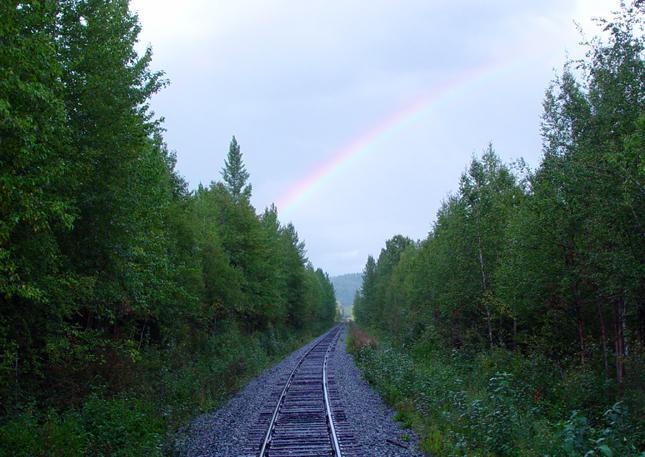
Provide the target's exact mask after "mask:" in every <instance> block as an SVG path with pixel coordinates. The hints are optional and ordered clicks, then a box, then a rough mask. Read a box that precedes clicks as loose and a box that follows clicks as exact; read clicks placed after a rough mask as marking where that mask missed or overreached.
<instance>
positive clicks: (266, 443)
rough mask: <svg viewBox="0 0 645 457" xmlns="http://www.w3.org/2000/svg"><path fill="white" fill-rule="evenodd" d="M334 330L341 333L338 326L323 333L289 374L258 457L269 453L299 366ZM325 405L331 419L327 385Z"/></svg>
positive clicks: (324, 377) (337, 333)
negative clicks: (272, 438)
mask: <svg viewBox="0 0 645 457" xmlns="http://www.w3.org/2000/svg"><path fill="white" fill-rule="evenodd" d="M333 331H336V335H335V336H336V337H337V336H338V335H339V333H340V331H339V329H338V327H336V328H334V329H332V330H330V331H329V332H327V333H326V334H324V335H322V336H321V337H320V338H319V341H318V342H317V343H315V344H314V345H312V346H311V348H309V349H308V350H307V352H306V353H305V354H304V355H303V356H302V357H301V358H300V360H299V361H298V363H297V364H296V366H295V367H294V368H293V370H292V371H291V373H290V374H289V378H288V379H287V382H286V383H285V385H284V387H283V388H282V392H281V393H280V397H279V398H278V401H277V403H276V406H275V409H274V410H273V415H272V416H271V421H270V422H269V426H268V427H267V431H266V433H265V435H264V439H263V441H262V446H261V447H260V453H259V454H258V457H266V455H267V454H266V451H267V448H268V446H269V443H270V442H271V435H272V433H273V430H274V428H275V422H276V419H277V418H278V415H279V413H280V407H281V406H282V403H283V402H284V399H285V396H286V394H287V391H288V390H289V387H291V383H292V381H293V378H294V376H295V374H296V372H297V371H298V368H300V365H302V362H304V360H305V359H306V358H307V356H309V354H310V353H311V352H312V351H313V350H314V349H315V348H317V347H318V346H319V345H320V344H322V342H323V341H324V339H325V337H326V336H327V335H329V333H331V332H333ZM335 341H336V338H334V342H335ZM329 348H331V345H330V346H329ZM329 348H327V351H326V352H325V362H326V360H327V354H328V353H329ZM324 370H325V365H323V373H324ZM323 381H324V384H326V376H324V374H323ZM325 405H326V407H327V414H328V416H327V417H328V419H331V417H330V416H329V411H330V410H329V403H328V401H327V390H326V387H325ZM330 424H331V429H332V430H333V429H334V426H333V420H332V422H331V423H330ZM333 433H334V435H333V437H334V440H335V444H334V445H335V446H336V447H337V448H338V449H340V446H339V445H338V440H337V438H336V432H335V430H333ZM334 452H336V449H334ZM338 452H339V453H338V454H337V456H338V457H341V454H340V451H338Z"/></svg>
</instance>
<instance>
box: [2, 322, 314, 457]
mask: <svg viewBox="0 0 645 457" xmlns="http://www.w3.org/2000/svg"><path fill="white" fill-rule="evenodd" d="M308 339H309V336H308V335H304V334H301V335H297V336H296V335H286V334H285V335H281V336H277V335H273V334H270V333H254V334H252V335H247V334H244V333H243V332H241V331H240V330H238V328H237V327H236V326H234V325H231V326H229V327H228V328H227V329H226V330H225V331H223V332H221V333H220V334H218V335H217V336H213V337H211V338H210V339H208V340H207V341H205V342H203V343H202V347H201V348H200V352H198V353H196V354H195V353H192V352H191V350H190V349H189V348H184V349H183V350H174V351H173V352H172V353H171V352H162V351H155V352H148V353H146V354H143V356H142V357H141V360H140V361H139V362H138V368H139V370H138V371H139V378H138V380H137V381H138V382H135V383H133V386H132V387H131V388H130V389H128V390H126V391H124V392H121V393H119V394H117V395H110V394H109V393H108V392H105V391H104V390H103V391H102V389H101V388H100V387H97V388H95V389H94V390H95V392H94V393H92V394H90V395H89V396H88V397H87V398H85V399H83V401H82V402H80V404H79V405H78V406H77V407H75V408H65V409H60V408H56V407H54V406H52V407H51V408H49V409H48V410H43V408H42V406H41V405H37V404H36V403H35V402H32V403H31V405H30V403H29V402H25V401H22V402H21V406H20V407H16V408H15V410H14V412H13V414H11V415H8V416H6V417H5V418H4V419H3V420H2V422H0V457H10V456H11V457H40V456H43V457H45V456H47V457H49V456H56V457H59V456H60V457H63V456H65V457H66V456H70V457H71V456H74V457H76V456H96V457H99V456H100V457H103V456H106V457H107V456H113V457H135V456H151V457H154V456H163V455H172V454H173V453H175V451H176V449H174V444H173V443H174V441H175V439H174V438H175V435H176V432H177V430H178V429H179V428H180V427H182V426H183V425H186V424H187V423H188V422H189V421H190V420H191V419H192V418H194V417H195V416H197V415H199V414H200V413H203V412H205V411H209V410H213V409H216V408H217V407H218V406H220V405H221V404H222V403H223V402H224V401H225V400H226V399H228V398H229V397H230V395H231V394H232V393H234V392H235V391H237V390H239V389H240V388H241V387H242V386H243V385H244V384H246V382H247V381H248V380H249V379H250V378H252V377H254V376H255V375H257V374H258V373H260V372H261V371H262V370H264V369H265V368H266V367H267V366H269V365H270V364H271V363H273V362H275V361H277V360H279V359H281V358H282V357H283V356H284V355H285V354H287V353H289V352H291V351H292V350H294V349H296V348H297V347H299V346H301V345H302V344H303V343H304V342H305V341H306V340H308Z"/></svg>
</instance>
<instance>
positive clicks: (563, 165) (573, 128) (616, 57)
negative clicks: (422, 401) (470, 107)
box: [354, 2, 645, 455]
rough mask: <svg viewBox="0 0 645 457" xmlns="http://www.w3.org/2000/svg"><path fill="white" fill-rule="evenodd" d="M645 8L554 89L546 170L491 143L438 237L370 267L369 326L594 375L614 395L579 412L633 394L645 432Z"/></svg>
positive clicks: (546, 117) (364, 321) (594, 44)
mask: <svg viewBox="0 0 645 457" xmlns="http://www.w3.org/2000/svg"><path fill="white" fill-rule="evenodd" d="M643 12H644V11H643V4H642V2H636V3H635V4H634V5H632V6H631V7H625V8H623V10H622V11H621V12H620V13H619V14H618V15H617V16H616V17H615V18H614V20H611V21H602V22H601V25H602V27H603V30H604V31H606V32H607V33H608V38H607V39H605V40H602V39H600V38H595V39H593V40H591V41H590V42H588V43H587V46H588V53H587V55H586V58H584V59H583V60H581V61H574V62H570V63H569V64H567V65H566V66H565V68H564V70H563V72H562V74H561V76H559V77H558V78H557V79H555V80H554V81H553V83H552V84H551V86H550V87H549V89H548V90H547V92H546V97H545V100H544V114H543V118H542V135H543V148H544V156H543V159H542V162H541V163H540V165H539V166H538V167H537V169H535V170H533V171H529V170H527V168H526V166H525V165H523V163H522V162H518V163H514V164H505V163H503V162H502V161H501V160H500V159H499V157H498V156H497V155H496V153H495V151H494V150H493V147H492V146H489V147H488V148H487V149H486V151H485V152H484V153H483V155H482V156H481V157H478V158H474V159H473V160H472V162H471V163H470V165H469V166H468V168H467V170H466V171H465V172H464V173H463V175H462V176H461V179H460V181H459V190H458V191H457V192H456V193H454V194H452V195H450V196H449V197H448V198H447V199H446V200H445V201H444V202H443V204H442V206H441V209H440V210H439V211H438V213H437V216H436V222H435V223H434V226H433V227H432V230H431V231H430V233H429V234H428V237H427V238H426V239H424V240H421V241H418V242H417V241H413V240H411V239H410V238H407V237H404V236H401V235H397V236H395V237H393V238H392V239H390V240H388V241H387V242H386V245H385V248H384V249H383V250H382V251H381V253H380V255H379V256H378V258H377V259H374V258H372V257H370V258H368V260H367V264H366V266H365V269H364V273H363V284H362V291H361V293H360V294H359V295H357V297H356V300H355V302H354V315H355V317H356V320H357V322H358V323H359V324H360V325H363V326H366V327H368V328H372V329H376V330H377V331H380V332H381V333H384V334H386V335H390V336H393V337H394V338H395V340H396V341H398V342H399V343H402V344H403V345H404V347H408V348H409V347H412V346H415V345H417V346H418V345H425V346H426V347H433V348H450V349H461V350H462V351H464V352H469V353H472V352H473V351H475V352H477V351H484V350H489V349H491V348H507V349H510V350H515V351H518V352H519V353H523V354H539V355H541V356H545V357H547V358H548V359H550V360H551V361H553V362H554V363H555V364H557V365H558V366H559V367H560V368H561V370H563V371H561V375H562V373H563V372H564V370H566V368H567V367H575V369H589V370H592V371H594V372H597V373H598V374H599V377H598V378H596V379H597V380H596V381H594V382H597V383H598V386H599V387H600V386H604V390H603V388H600V390H601V392H603V394H602V399H599V398H588V400H589V403H587V404H586V405H579V406H590V405H592V403H593V402H596V405H595V406H596V407H599V405H598V402H605V403H604V404H606V402H608V401H611V399H615V398H618V399H620V398H624V395H627V396H630V398H631V399H632V400H634V401H635V402H636V403H634V404H635V405H636V411H634V412H635V414H636V419H637V420H638V421H640V423H641V424H642V420H643V418H642V411H643V409H642V407H643V405H645V401H644V400H645V399H644V398H643V397H642V392H643V390H642V389H643V387H644V386H645V384H644V383H645V379H644V378H643V374H644V371H643V366H644V365H643V348H644V346H645V269H644V260H645V238H644V235H645V232H644V227H645V168H644V166H643V159H644V151H645V143H644V141H645V90H644V89H645V79H644V78H643V75H645V65H644V61H643V55H644V54H643V52H644V49H645V47H644V44H645V43H644V39H643V35H642V30H643V28H642V27H643V17H644V16H643ZM509 369H510V368H509ZM586 388H587V386H585V385H581V386H580V389H582V390H584V389H586ZM625 392H627V393H625ZM536 395H537V394H536ZM639 409H640V413H638V412H637V411H638V410H639ZM639 414H640V418H639V417H638V415H639ZM500 454H503V453H501V452H500ZM505 455H506V454H505ZM508 455H512V454H508ZM571 455H578V454H575V453H574V454H571ZM580 455H582V454H580ZM586 455H587V454H586ZM591 455H597V454H591ZM598 455H599V454H598ZM602 455H611V454H602Z"/></svg>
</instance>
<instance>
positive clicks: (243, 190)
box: [222, 137, 251, 201]
mask: <svg viewBox="0 0 645 457" xmlns="http://www.w3.org/2000/svg"><path fill="white" fill-rule="evenodd" d="M222 178H223V179H224V184H225V186H226V190H228V192H229V193H230V194H231V196H232V197H233V199H234V200H235V201H239V200H241V199H245V200H248V199H249V198H251V185H250V184H248V179H249V173H248V171H246V167H245V166H244V163H243V162H242V153H241V152H240V145H239V144H237V140H236V139H235V137H233V139H232V140H231V144H230V146H229V148H228V155H227V157H226V162H224V169H223V170H222Z"/></svg>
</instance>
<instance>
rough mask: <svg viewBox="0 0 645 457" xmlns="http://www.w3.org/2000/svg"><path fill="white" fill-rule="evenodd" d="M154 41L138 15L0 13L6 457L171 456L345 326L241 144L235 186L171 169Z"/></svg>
mask: <svg viewBox="0 0 645 457" xmlns="http://www.w3.org/2000/svg"><path fill="white" fill-rule="evenodd" d="M139 32H140V25H139V22H138V19H137V17H136V15H135V14H133V13H132V12H131V11H130V9H129V5H128V2H127V0H111V1H103V0H60V1H57V2H48V1H46V2H37V1H34V2H6V1H5V2H0V157H1V161H0V200H1V202H2V203H1V204H0V456H14V457H16V456H54V455H55V456H81V455H85V456H107V455H114V456H116V455H119V456H141V455H146V456H156V455H163V454H164V453H165V452H169V446H170V444H169V441H170V438H172V436H173V432H174V431H175V430H177V428H178V427H180V426H182V425H185V424H186V422H187V421H188V420H189V419H191V418H193V417H195V416H196V415H198V414H199V413H200V412H203V411H206V410H212V409H213V408H214V407H216V406H217V405H218V404H220V403H221V402H222V401H223V400H224V399H226V398H227V397H228V396H229V395H230V394H231V392H233V391H235V390H236V389H237V388H239V387H240V386H241V385H242V384H243V383H244V382H245V380H247V379H248V378H249V377H250V376H252V375H255V374H257V373H258V372H259V371H261V370H262V369H264V368H265V367H266V366H267V365H268V364H270V363H271V362H273V361H275V360H277V359H279V358H281V357H282V356H283V355H284V354H285V353H287V352H289V351H290V350H292V349H294V348H296V347H298V346H299V345H300V344H301V343H302V342H303V341H304V340H305V339H307V338H309V337H311V336H314V335H317V334H319V333H320V332H322V331H323V330H325V329H326V328H328V327H330V326H331V325H332V324H333V322H334V321H335V319H336V318H337V315H336V313H337V310H336V299H335V296H334V290H333V287H332V285H331V282H330V280H329V277H328V276H327V274H326V273H324V272H323V271H322V270H320V269H315V268H314V267H313V266H312V265H311V263H310V262H309V261H308V260H307V257H306V253H305V246H304V243H303V242H302V241H301V240H300V239H299V237H298V233H297V232H296V229H295V228H294V227H293V225H291V224H287V225H283V224H282V223H281V222H280V221H279V219H278V214H277V210H276V208H275V207H274V206H272V207H270V208H267V209H265V210H264V211H262V212H260V213H258V212H256V210H255V208H254V207H253V206H252V205H251V202H250V197H251V190H252V188H251V184H250V181H249V178H250V176H249V172H248V171H247V170H246V167H245V165H244V162H243V159H242V152H241V148H240V145H239V144H238V143H237V140H236V138H235V137H233V139H232V141H231V143H230V145H228V146H229V149H228V156H227V159H226V161H225V163H224V164H223V165H221V164H216V163H214V164H213V168H214V173H213V175H215V174H216V173H217V168H218V167H219V166H222V172H221V179H220V180H218V181H215V182H212V183H210V184H209V185H207V186H203V185H200V186H199V188H197V189H196V190H194V191H191V190H189V188H188V184H187V182H186V181H185V180H184V179H183V178H182V177H181V176H180V175H179V174H178V173H177V171H175V163H176V158H175V154H174V153H173V152H171V151H169V150H168V148H167V146H166V144H165V142H164V128H163V119H161V118H159V117H157V116H155V114H154V113H153V112H152V110H151V109H150V99H151V97H152V96H153V95H154V94H155V93H156V92H158V91H159V90H161V89H162V88H163V87H164V86H165V85H166V84H168V81H167V80H166V79H165V77H164V75H163V73H161V72H156V71H152V70H151V69H150V62H151V58H152V53H151V50H150V49H147V50H146V51H145V52H143V53H137V52H136V50H135V44H136V43H137V37H138V34H139ZM226 146H227V145H216V144H213V145H209V147H210V148H212V149H213V151H214V152H215V151H216V150H218V151H220V150H221V151H222V152H225V151H226ZM169 437H170V438H169Z"/></svg>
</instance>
